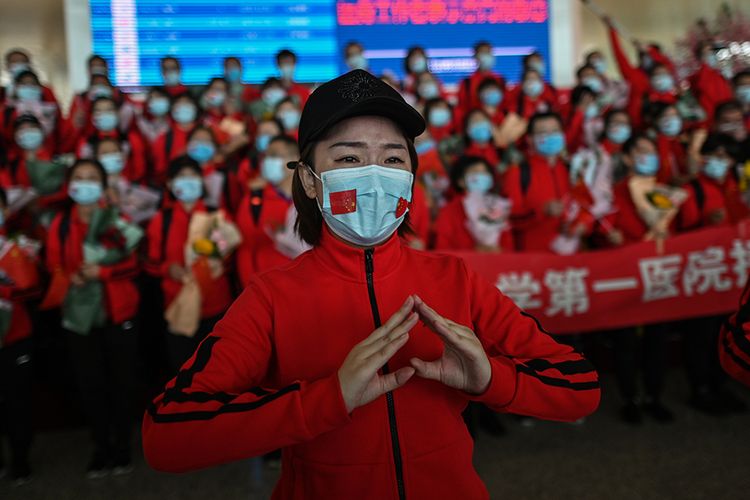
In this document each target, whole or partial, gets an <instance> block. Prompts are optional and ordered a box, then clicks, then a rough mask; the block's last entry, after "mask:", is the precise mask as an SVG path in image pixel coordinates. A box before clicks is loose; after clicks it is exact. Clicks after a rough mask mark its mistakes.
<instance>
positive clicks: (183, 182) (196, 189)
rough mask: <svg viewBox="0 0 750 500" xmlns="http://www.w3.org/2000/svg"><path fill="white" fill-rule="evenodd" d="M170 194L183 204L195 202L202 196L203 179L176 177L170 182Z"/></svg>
mask: <svg viewBox="0 0 750 500" xmlns="http://www.w3.org/2000/svg"><path fill="white" fill-rule="evenodd" d="M172 194H173V195H174V197H175V198H177V199H178V200H180V201H184V202H185V203H192V202H194V201H197V200H198V199H199V198H200V197H201V196H202V195H203V179H201V178H200V177H177V178H176V179H175V180H174V181H172Z"/></svg>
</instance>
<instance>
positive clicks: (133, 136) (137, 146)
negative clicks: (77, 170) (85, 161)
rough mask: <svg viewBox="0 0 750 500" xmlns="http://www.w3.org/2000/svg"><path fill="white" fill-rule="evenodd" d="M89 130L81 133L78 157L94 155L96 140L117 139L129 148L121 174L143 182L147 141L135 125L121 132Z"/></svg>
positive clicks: (134, 180)
mask: <svg viewBox="0 0 750 500" xmlns="http://www.w3.org/2000/svg"><path fill="white" fill-rule="evenodd" d="M88 132H89V133H88V134H84V135H81V136H80V137H79V138H78V141H77V143H76V148H75V153H76V155H77V156H78V157H81V158H84V157H91V156H93V151H92V149H93V146H94V142H95V141H96V140H101V139H105V138H111V139H115V140H117V141H119V142H120V143H121V144H123V146H124V147H126V148H127V150H128V153H127V154H128V156H127V158H126V161H125V168H124V169H123V171H122V174H121V175H122V176H123V177H124V178H126V179H127V180H129V181H130V182H143V181H144V180H145V179H146V154H147V150H146V142H145V141H144V139H143V137H142V136H141V134H140V133H139V132H138V131H137V130H136V128H135V127H134V128H132V129H131V130H130V131H129V132H120V131H119V130H113V131H111V132H101V131H98V130H95V129H94V130H91V129H90V128H89V129H88Z"/></svg>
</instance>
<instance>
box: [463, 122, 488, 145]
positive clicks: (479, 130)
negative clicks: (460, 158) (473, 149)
mask: <svg viewBox="0 0 750 500" xmlns="http://www.w3.org/2000/svg"><path fill="white" fill-rule="evenodd" d="M467 132H468V134H469V138H470V139H471V140H472V141H473V142H477V143H480V144H484V143H487V142H490V139H492V124H491V123H490V122H488V121H487V120H482V121H480V122H474V123H473V124H471V125H469V130H468V131H467Z"/></svg>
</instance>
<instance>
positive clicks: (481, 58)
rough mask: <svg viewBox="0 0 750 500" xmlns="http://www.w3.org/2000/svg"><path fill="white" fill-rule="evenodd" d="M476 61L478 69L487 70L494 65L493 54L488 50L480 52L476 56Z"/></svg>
mask: <svg viewBox="0 0 750 500" xmlns="http://www.w3.org/2000/svg"><path fill="white" fill-rule="evenodd" d="M477 62H478V63H479V69H481V70H484V71H488V70H491V69H492V67H493V66H494V65H495V56H493V55H492V54H490V53H489V52H482V53H481V54H479V55H478V56H477Z"/></svg>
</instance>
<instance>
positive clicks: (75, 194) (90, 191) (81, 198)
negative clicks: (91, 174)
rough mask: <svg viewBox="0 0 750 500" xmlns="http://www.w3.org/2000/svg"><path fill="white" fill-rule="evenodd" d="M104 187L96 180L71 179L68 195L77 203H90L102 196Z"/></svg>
mask: <svg viewBox="0 0 750 500" xmlns="http://www.w3.org/2000/svg"><path fill="white" fill-rule="evenodd" d="M103 193H104V188H103V187H102V184H101V183H100V182H97V181H71V183H70V184H69V185H68V196H70V197H71V198H72V199H73V201H75V202H76V203H78V204H79V205H91V204H92V203H96V202H97V201H99V200H100V199H101V198H102V194H103Z"/></svg>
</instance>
